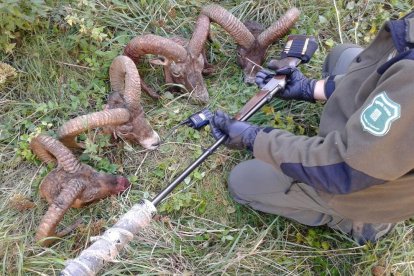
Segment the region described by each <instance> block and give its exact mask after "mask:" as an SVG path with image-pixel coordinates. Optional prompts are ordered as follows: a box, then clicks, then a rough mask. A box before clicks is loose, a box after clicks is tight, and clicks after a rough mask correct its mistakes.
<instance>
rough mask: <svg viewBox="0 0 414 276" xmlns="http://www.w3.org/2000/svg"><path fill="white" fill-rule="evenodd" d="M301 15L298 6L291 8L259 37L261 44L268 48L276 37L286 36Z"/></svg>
mask: <svg viewBox="0 0 414 276" xmlns="http://www.w3.org/2000/svg"><path fill="white" fill-rule="evenodd" d="M299 15H300V11H299V10H298V9H297V8H291V9H289V10H288V11H287V12H286V13H285V14H284V15H283V16H282V17H281V18H279V19H278V20H277V21H276V22H275V23H273V24H272V25H271V26H270V27H269V28H267V29H266V30H265V31H263V32H262V33H261V34H260V35H259V37H258V38H257V41H258V42H259V44H260V45H262V46H263V47H265V48H267V47H268V46H269V45H270V44H272V43H273V42H275V40H276V39H278V38H281V37H283V36H285V35H286V34H287V33H288V32H289V29H290V28H292V27H293V25H294V24H295V22H296V21H297V20H298V19H299Z"/></svg>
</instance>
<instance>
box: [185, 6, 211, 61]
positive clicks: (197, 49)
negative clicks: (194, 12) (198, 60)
mask: <svg viewBox="0 0 414 276" xmlns="http://www.w3.org/2000/svg"><path fill="white" fill-rule="evenodd" d="M209 32H210V19H209V18H208V17H207V16H206V15H204V14H200V15H199V16H198V18H197V22H196V26H195V30H194V33H193V36H192V37H191V39H190V42H189V43H188V50H189V52H190V53H191V55H192V56H193V57H198V56H199V55H200V54H201V52H202V51H203V48H204V44H205V42H206V40H207V37H208V33H209Z"/></svg>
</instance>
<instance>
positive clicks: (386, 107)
mask: <svg viewBox="0 0 414 276" xmlns="http://www.w3.org/2000/svg"><path fill="white" fill-rule="evenodd" d="M400 116H401V106H400V105H399V104H398V103H396V102H394V101H393V100H391V99H390V98H389V97H388V95H387V93H385V91H384V92H381V93H380V94H378V95H377V96H375V98H374V99H372V102H371V103H370V104H369V105H368V106H367V107H366V108H365V109H364V110H363V111H362V113H361V118H360V119H361V124H362V128H363V129H364V130H365V131H368V132H369V133H371V134H372V135H375V136H384V135H385V134H387V132H388V131H389V130H390V128H391V124H392V122H394V121H395V120H397V119H398V118H400Z"/></svg>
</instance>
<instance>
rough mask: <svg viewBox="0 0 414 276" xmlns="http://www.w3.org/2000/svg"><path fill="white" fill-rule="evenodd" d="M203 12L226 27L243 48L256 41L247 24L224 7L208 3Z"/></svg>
mask: <svg viewBox="0 0 414 276" xmlns="http://www.w3.org/2000/svg"><path fill="white" fill-rule="evenodd" d="M201 13H202V14H204V15H206V16H208V17H209V18H210V20H211V21H214V22H216V23H217V24H219V25H220V26H221V27H222V28H223V29H225V30H226V32H228V33H229V34H230V35H231V36H232V37H233V38H234V40H236V42H237V44H239V45H240V46H242V47H243V48H250V47H251V46H252V45H253V43H254V42H255V38H254V36H253V34H252V33H251V32H250V31H249V30H248V29H247V28H246V26H244V24H243V23H242V22H241V21H240V20H239V19H237V18H236V17H235V16H234V15H232V14H231V13H230V12H228V11H227V10H226V9H224V8H223V7H221V6H219V5H217V4H211V5H207V6H205V7H203V8H202V9H201Z"/></svg>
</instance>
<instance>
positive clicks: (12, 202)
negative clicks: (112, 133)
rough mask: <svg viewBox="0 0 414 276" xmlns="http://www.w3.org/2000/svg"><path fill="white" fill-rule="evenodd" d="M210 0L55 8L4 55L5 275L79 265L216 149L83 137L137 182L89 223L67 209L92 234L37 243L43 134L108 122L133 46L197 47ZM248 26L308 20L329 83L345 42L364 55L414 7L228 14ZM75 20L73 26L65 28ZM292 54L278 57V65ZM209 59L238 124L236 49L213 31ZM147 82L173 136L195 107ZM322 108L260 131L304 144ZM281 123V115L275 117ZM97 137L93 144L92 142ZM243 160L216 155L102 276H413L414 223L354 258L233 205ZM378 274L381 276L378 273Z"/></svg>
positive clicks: (340, 247) (354, 5)
mask: <svg viewBox="0 0 414 276" xmlns="http://www.w3.org/2000/svg"><path fill="white" fill-rule="evenodd" d="M210 2H213V1H206V0H204V1H189V0H188V1H186V0H180V1H153V0H141V1H116V0H112V1H109V0H108V1H88V0H84V1H66V2H65V1H59V2H58V1H48V3H47V4H45V5H47V6H48V7H49V8H50V9H48V10H47V11H48V17H47V18H41V20H43V22H44V23H45V24H42V25H41V26H40V25H39V27H36V26H34V27H33V29H32V31H31V32H27V31H25V32H24V31H22V32H21V33H20V34H19V36H18V38H17V39H16V41H15V42H16V47H15V49H13V52H12V53H5V52H3V51H0V57H1V61H2V62H5V63H8V64H10V65H12V66H13V67H14V68H16V69H17V72H18V74H17V78H16V79H14V80H11V81H10V82H9V83H8V84H7V85H5V86H3V87H2V88H1V90H0V103H1V105H0V127H1V130H0V149H1V150H0V161H1V162H0V169H1V175H0V177H1V179H0V183H2V184H1V187H0V189H1V190H0V216H1V220H0V271H1V274H2V275H53V274H57V273H58V271H59V270H60V269H62V268H63V266H64V261H65V260H67V259H69V258H74V257H76V256H77V255H78V254H79V253H80V252H81V251H82V249H84V248H85V247H86V246H87V245H88V239H89V238H90V237H91V236H94V235H98V234H99V233H102V232H103V231H104V230H105V229H106V228H108V227H110V226H111V225H113V224H114V222H115V221H116V219H117V218H118V217H119V215H120V214H122V213H124V212H125V211H126V210H128V209H129V207H130V206H131V205H132V204H134V203H136V202H137V201H139V200H140V199H141V198H152V197H153V196H154V195H156V194H157V192H159V191H160V190H161V189H162V188H163V187H165V186H166V185H167V184H168V183H169V182H171V181H172V180H173V179H174V177H176V176H177V175H178V174H179V173H180V172H181V171H182V170H183V169H184V168H185V167H186V166H187V165H188V164H190V163H191V162H192V161H193V160H195V158H196V157H197V156H198V155H199V154H200V153H201V151H202V149H203V148H206V147H208V146H209V145H210V144H211V143H212V142H213V139H212V138H211V137H210V134H209V132H208V130H203V131H201V132H199V133H198V132H195V131H193V130H190V129H186V128H180V129H179V130H177V131H176V132H175V133H174V134H173V135H172V136H171V137H170V138H169V139H168V140H167V142H166V143H165V144H163V145H162V146H161V147H160V148H159V149H158V150H157V151H151V152H148V151H145V150H143V149H142V148H141V147H139V146H130V145H128V144H126V143H118V144H116V145H114V146H112V147H102V145H105V143H106V142H105V141H101V140H100V139H101V138H100V137H94V132H91V133H90V134H89V135H88V136H87V138H88V139H91V141H92V142H91V143H92V145H95V146H97V147H95V149H96V150H95V151H94V150H93V148H90V149H89V151H88V152H87V153H83V155H82V160H85V162H88V163H89V164H91V165H93V166H94V167H97V168H100V169H101V170H104V171H109V172H113V173H117V174H122V175H125V176H128V177H129V178H130V179H131V181H132V182H133V187H132V189H131V190H130V191H128V192H127V193H125V194H123V195H121V196H119V197H112V198H109V199H106V200H103V201H101V202H98V203H96V204H94V205H91V206H89V207H86V208H83V209H80V210H69V212H68V214H67V215H66V216H65V219H64V221H63V222H62V224H63V225H69V224H70V223H71V222H72V221H73V219H77V218H82V225H81V226H80V227H79V228H78V229H77V230H76V231H74V232H73V233H71V234H70V235H68V236H66V237H64V238H63V239H62V240H61V241H59V242H58V243H56V244H55V245H53V246H52V247H51V248H41V247H39V246H38V245H36V244H35V243H34V240H33V237H34V234H35V231H36V228H37V226H38V224H39V221H40V218H41V217H42V215H43V214H44V213H45V211H46V208H47V205H46V203H45V202H44V201H43V200H41V199H40V198H39V194H38V186H39V184H40V181H41V180H42V178H43V177H44V176H45V175H46V174H47V173H48V171H50V168H47V167H46V166H45V165H44V164H41V163H40V162H39V161H38V160H37V159H36V158H35V156H33V154H32V153H31V152H30V150H29V149H28V140H29V139H30V137H32V136H33V135H35V134H36V133H38V132H40V131H42V132H47V133H49V134H50V135H55V134H56V129H57V128H58V127H59V126H60V125H61V124H62V123H64V122H65V121H66V120H68V119H69V118H72V117H74V116H77V115H78V114H86V113H88V112H93V111H97V110H101V108H102V105H103V104H104V103H105V100H106V96H107V95H108V93H109V85H108V81H109V78H108V68H109V65H110V63H111V61H112V59H113V58H114V57H115V56H116V55H118V54H119V53H121V51H122V49H123V47H124V46H125V44H126V43H127V42H128V41H129V40H130V39H131V38H133V37H134V36H135V35H139V34H142V33H155V34H158V35H161V36H166V37H168V36H172V35H183V36H185V37H190V36H191V32H192V28H193V25H194V22H195V15H196V14H197V13H198V12H199V10H200V8H201V6H203V5H205V4H208V3H210ZM221 3H222V5H223V6H225V7H226V8H227V9H229V10H230V11H232V12H233V13H234V14H235V15H236V16H237V17H239V18H243V19H256V20H259V21H260V22H262V23H263V24H264V25H266V26H268V25H269V24H271V22H273V21H274V20H276V19H277V18H278V17H279V16H280V15H281V13H282V12H283V11H285V10H286V9H287V8H288V7H290V6H293V5H294V6H297V7H298V8H299V9H300V10H301V11H302V15H301V18H300V21H299V22H298V23H297V25H296V27H295V29H294V30H292V32H294V33H306V34H312V35H314V36H315V37H316V38H317V40H318V42H319V45H320V47H319V50H318V52H317V53H316V55H315V57H314V59H313V61H312V62H311V63H310V64H309V65H306V66H303V67H302V69H303V71H304V72H306V74H307V75H309V76H313V77H319V76H320V75H319V72H320V68H321V65H322V62H323V58H324V56H326V54H327V53H328V52H329V49H330V48H331V47H332V46H334V45H336V44H337V43H340V42H341V39H342V41H343V42H353V43H359V44H362V45H366V44H367V43H368V41H369V40H370V39H372V37H373V36H374V34H375V33H376V31H377V30H378V29H379V28H380V26H381V23H382V22H383V21H384V20H386V19H387V18H395V17H398V16H400V15H401V14H403V13H404V12H405V11H408V9H409V8H410V7H412V6H413V2H412V1H409V0H405V1H336V8H335V6H334V1H328V0H310V1H309V0H307V1H305V0H289V1H278V2H274V1H239V0H229V1H222V2H221ZM69 19H71V20H72V21H71V22H72V26H71V25H70V24H69V22H68V21H69ZM340 34H341V35H340ZM282 45H283V41H280V42H277V43H275V45H273V46H272V47H270V49H269V55H268V56H269V57H271V56H277V54H278V52H279V51H280V49H281V46H282ZM207 52H208V56H209V60H210V61H211V62H212V63H213V64H214V65H215V66H216V67H217V68H220V70H217V71H216V72H215V73H214V74H213V75H212V76H210V77H207V78H206V83H207V86H208V89H209V92H210V96H211V102H210V106H211V108H212V109H213V110H215V109H217V108H221V109H223V110H226V111H227V112H229V113H230V114H235V113H236V112H237V110H238V109H239V108H240V107H241V106H242V105H243V103H244V102H246V101H247V100H248V99H249V98H250V96H251V95H252V94H253V93H254V92H255V90H256V89H255V88H254V87H247V86H245V85H244V84H243V83H242V82H241V71H240V69H239V68H238V67H237V66H236V64H235V59H236V55H235V44H234V41H232V39H231V38H230V37H229V36H227V35H226V34H225V32H223V31H222V30H221V29H220V28H219V27H218V26H216V25H213V26H212V41H211V42H209V43H208V45H207ZM139 72H140V74H141V75H143V76H145V78H146V80H147V82H148V83H150V84H151V85H153V86H154V87H156V88H157V89H158V90H160V91H162V94H163V98H162V99H161V100H160V101H158V102H156V101H153V100H152V99H150V98H149V97H148V96H146V95H143V96H142V101H143V105H144V108H145V111H146V114H147V117H148V119H149V120H150V122H151V124H152V125H153V127H154V129H155V130H156V131H158V132H159V133H160V135H161V136H162V137H164V136H165V135H166V134H167V133H168V132H169V130H170V129H171V128H172V127H173V126H174V125H176V124H177V123H178V122H180V121H181V120H182V119H184V118H186V116H188V115H190V114H191V113H193V112H194V111H196V110H199V109H200V107H199V106H194V105H192V104H190V103H188V101H187V99H186V97H185V96H184V97H178V96H177V95H171V94H169V93H168V92H167V91H166V90H167V87H166V86H164V85H163V81H162V74H161V71H160V69H159V68H152V67H150V66H148V65H146V64H142V65H140V67H139ZM321 108H322V106H321V105H310V104H306V103H295V102H289V103H284V102H281V101H275V102H274V103H273V105H271V107H268V108H267V109H264V110H263V111H261V112H260V113H258V114H257V115H255V117H254V118H253V119H252V121H254V122H256V123H259V124H268V125H276V126H279V127H283V128H286V129H291V130H292V131H294V132H296V133H304V134H309V135H313V134H315V133H316V132H317V126H318V114H319V113H320V111H321ZM278 112H279V113H278ZM94 138H95V139H94ZM248 158H251V156H250V155H249V154H248V153H247V152H235V151H230V150H227V149H224V148H223V149H220V150H219V151H218V152H217V153H216V154H214V155H213V156H211V157H210V158H209V159H208V160H206V161H205V162H204V163H203V164H202V165H201V166H200V167H199V168H198V169H197V170H196V172H194V173H193V174H192V175H191V177H189V178H188V179H186V181H184V183H182V184H181V185H180V186H179V187H178V188H177V189H176V190H175V191H174V192H173V193H172V194H171V196H169V198H168V200H167V201H166V202H164V203H163V204H161V205H160V208H159V209H160V211H161V212H160V214H159V216H157V217H156V219H155V220H154V222H153V223H152V224H151V227H148V228H147V229H145V231H143V232H142V233H140V234H139V236H138V237H137V238H136V239H135V240H134V242H133V243H131V244H130V245H129V246H128V247H127V248H126V250H124V253H123V254H122V255H121V256H120V257H119V260H118V261H117V262H116V263H114V264H111V265H110V266H108V267H107V268H106V269H105V272H102V275H136V274H146V275H159V274H166V275H170V274H183V275H193V274H202V275H216V274H224V275H227V274H230V275H233V274H258V275H260V274H261V275H265V274H278V275H298V274H304V275H349V274H353V275H369V274H371V270H372V269H373V268H375V269H377V270H380V269H384V270H385V271H386V274H389V275H391V274H392V275H412V274H414V263H413V261H412V260H413V256H414V246H413V244H412V239H413V227H414V223H413V221H411V220H409V221H406V222H402V223H400V224H398V226H397V227H396V229H395V231H393V233H392V234H391V235H390V236H388V237H387V238H385V239H383V240H381V241H380V242H378V243H377V244H369V245H366V246H362V247H361V246H358V245H357V244H356V243H354V242H353V241H352V240H350V238H348V237H346V236H344V235H342V234H340V233H337V232H335V231H333V230H330V229H328V228H326V227H306V226H303V225H300V224H297V223H295V222H292V221H289V220H286V219H284V218H282V217H278V216H275V215H269V214H263V213H258V212H255V211H254V210H251V209H248V208H246V207H244V206H241V205H238V204H236V203H235V202H234V201H232V200H231V198H230V197H229V195H228V192H227V189H226V177H227V175H228V173H229V171H230V170H231V168H232V167H233V166H234V165H235V164H237V163H238V162H240V161H242V160H245V159H248ZM378 275H380V274H378Z"/></svg>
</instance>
